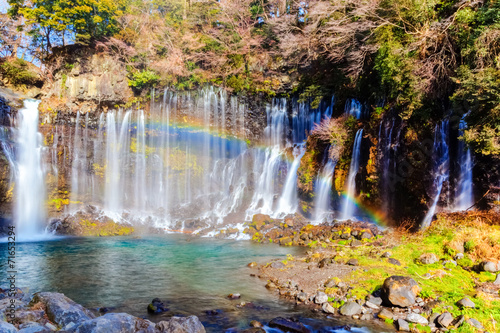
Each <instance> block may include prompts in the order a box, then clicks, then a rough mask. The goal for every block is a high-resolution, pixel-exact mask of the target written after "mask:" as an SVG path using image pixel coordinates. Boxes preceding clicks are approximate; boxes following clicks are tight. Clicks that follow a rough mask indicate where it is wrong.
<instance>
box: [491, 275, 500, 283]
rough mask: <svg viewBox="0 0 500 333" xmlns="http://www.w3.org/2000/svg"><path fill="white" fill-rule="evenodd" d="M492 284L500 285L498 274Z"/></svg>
mask: <svg viewBox="0 0 500 333" xmlns="http://www.w3.org/2000/svg"><path fill="white" fill-rule="evenodd" d="M493 284H495V285H500V273H499V274H497V278H496V279H495V281H494V282H493Z"/></svg>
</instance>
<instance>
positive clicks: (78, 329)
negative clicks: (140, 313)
mask: <svg viewBox="0 0 500 333" xmlns="http://www.w3.org/2000/svg"><path fill="white" fill-rule="evenodd" d="M136 328H140V329H142V330H141V332H144V333H154V332H155V325H154V324H153V323H152V322H150V321H148V320H144V319H140V318H136V317H134V316H132V315H129V314H127V313H107V314H105V315H104V316H102V317H97V318H94V319H89V320H86V321H84V322H81V323H78V324H76V325H75V326H74V327H73V328H71V329H69V330H67V332H70V333H100V332H116V333H135V332H137V330H136ZM169 332H170V331H169Z"/></svg>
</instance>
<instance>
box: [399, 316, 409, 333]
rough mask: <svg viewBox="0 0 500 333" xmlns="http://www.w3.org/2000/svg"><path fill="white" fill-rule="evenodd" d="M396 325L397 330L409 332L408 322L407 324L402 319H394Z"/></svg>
mask: <svg viewBox="0 0 500 333" xmlns="http://www.w3.org/2000/svg"><path fill="white" fill-rule="evenodd" d="M396 326H397V328H398V331H401V332H410V324H408V322H407V321H406V320H404V319H401V318H400V319H398V320H397V321H396Z"/></svg>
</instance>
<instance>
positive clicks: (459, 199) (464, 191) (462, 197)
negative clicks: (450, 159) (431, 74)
mask: <svg viewBox="0 0 500 333" xmlns="http://www.w3.org/2000/svg"><path fill="white" fill-rule="evenodd" d="M465 116H466V115H464V117H463V118H462V119H461V120H460V124H459V128H458V134H459V136H460V137H463V135H464V130H465V129H466V128H467V123H466V122H465V119H464V118H465ZM458 163H459V168H460V175H459V177H458V184H457V187H456V191H455V210H457V211H459V210H466V209H468V208H470V207H471V206H472V205H473V204H474V197H473V193H472V156H471V152H470V149H469V148H468V147H466V146H465V142H464V141H463V140H459V143H458Z"/></svg>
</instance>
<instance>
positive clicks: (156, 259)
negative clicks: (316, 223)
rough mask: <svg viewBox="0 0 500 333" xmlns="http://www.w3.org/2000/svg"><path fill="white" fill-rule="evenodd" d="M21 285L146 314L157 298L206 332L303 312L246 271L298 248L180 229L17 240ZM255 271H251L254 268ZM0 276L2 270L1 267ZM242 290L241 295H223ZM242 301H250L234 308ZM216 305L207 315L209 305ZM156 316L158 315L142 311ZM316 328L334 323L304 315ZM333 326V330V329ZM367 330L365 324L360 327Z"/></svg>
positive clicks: (0, 251)
mask: <svg viewBox="0 0 500 333" xmlns="http://www.w3.org/2000/svg"><path fill="white" fill-rule="evenodd" d="M17 246H18V249H17V257H18V258H17V259H18V262H17V267H18V272H19V274H18V281H17V285H18V286H19V287H23V286H29V287H30V288H31V291H32V292H36V291H56V292H61V293H64V294H65V295H67V296H68V297H70V298H72V299H73V300H75V301H76V302H78V303H80V304H82V305H84V306H86V307H89V308H97V307H109V308H111V309H112V310H113V311H116V312H127V313H130V314H133V315H136V316H139V317H148V314H147V312H146V307H147V305H148V304H149V302H150V301H151V300H152V299H153V298H155V297H159V298H160V299H162V300H165V301H166V303H167V305H168V307H169V308H170V311H169V312H168V313H167V314H165V316H166V317H168V316H172V315H174V314H181V315H183V314H184V315H188V314H195V315H198V316H199V317H200V319H201V320H202V321H203V323H204V324H205V325H206V327H207V330H208V331H212V332H221V331H224V330H225V329H228V328H232V327H240V328H245V327H248V324H249V322H250V320H253V319H257V320H260V321H263V322H268V321H269V320H270V319H272V318H274V317H276V316H301V315H302V316H304V315H305V316H307V317H311V318H312V317H314V315H313V314H312V313H310V314H304V309H298V308H296V307H294V306H293V305H290V304H288V303H286V302H284V301H281V300H279V299H277V297H276V296H275V295H273V294H272V293H271V292H269V291H268V290H266V288H265V287H264V286H263V284H264V283H263V281H261V280H258V279H257V278H256V277H251V276H250V273H252V269H250V268H248V267H246V264H247V263H249V262H251V261H258V262H265V261H268V260H270V259H272V258H280V259H284V258H285V257H286V254H288V253H290V254H292V255H297V254H299V252H301V251H302V249H298V248H285V247H279V246H273V245H263V244H252V243H250V242H245V241H234V240H214V239H203V238H202V239H200V238H196V239H191V238H189V237H187V236H185V235H167V236H161V237H160V236H158V237H149V238H131V237H117V238H66V239H60V240H55V241H51V242H32V243H21V244H18V245H17ZM6 255H7V249H6V244H0V260H1V262H2V263H4V262H6ZM254 272H255V271H254ZM1 274H2V275H1V278H2V281H6V277H5V269H2V272H1ZM229 293H241V294H242V298H241V299H240V300H228V299H227V298H226V297H225V296H226V295H228V294H229ZM241 301H247V302H248V301H251V302H253V303H254V304H255V305H256V306H255V307H244V308H238V307H236V304H239V303H240V302H241ZM215 309H220V310H222V314H220V315H217V316H208V315H207V314H206V313H205V311H207V310H215ZM148 318H149V319H151V320H153V321H159V320H161V319H162V318H165V317H161V316H159V317H158V316H155V317H148ZM304 320H305V322H306V323H308V324H310V325H313V326H314V325H318V326H319V327H322V328H321V330H320V331H325V330H326V331H327V332H328V331H332V330H329V329H326V328H325V326H326V325H328V326H336V325H339V323H337V322H334V321H329V322H327V323H325V322H320V321H318V320H315V319H305V318H304ZM335 331H336V332H337V331H338V330H335ZM364 331H366V330H364Z"/></svg>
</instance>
